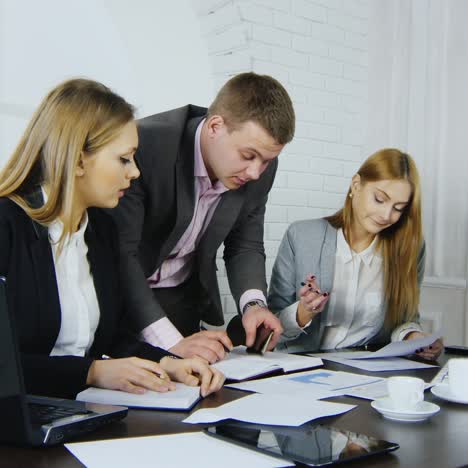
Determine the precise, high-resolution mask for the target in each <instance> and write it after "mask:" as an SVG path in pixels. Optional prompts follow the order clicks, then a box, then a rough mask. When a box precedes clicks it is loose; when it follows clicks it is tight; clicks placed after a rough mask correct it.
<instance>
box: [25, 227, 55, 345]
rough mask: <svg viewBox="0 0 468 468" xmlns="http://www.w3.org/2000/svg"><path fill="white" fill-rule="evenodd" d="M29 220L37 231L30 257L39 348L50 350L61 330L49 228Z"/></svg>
mask: <svg viewBox="0 0 468 468" xmlns="http://www.w3.org/2000/svg"><path fill="white" fill-rule="evenodd" d="M31 222H32V223H33V227H34V231H35V232H36V235H37V239H36V240H34V241H33V242H32V244H31V257H32V262H33V269H34V276H35V280H36V281H35V283H36V285H37V286H36V287H37V294H38V297H39V304H37V309H38V315H39V320H38V323H39V328H40V329H39V330H38V332H37V337H38V339H40V343H39V342H38V351H39V352H41V353H42V352H43V353H46V354H49V353H50V351H51V350H52V348H53V346H54V344H55V341H56V340H57V336H58V333H59V331H60V325H61V321H62V314H61V310H60V300H59V294H58V287H57V278H56V275H55V266H54V258H53V255H52V248H51V246H50V243H49V231H48V229H47V228H46V227H45V226H42V225H40V224H39V223H36V222H34V221H31Z"/></svg>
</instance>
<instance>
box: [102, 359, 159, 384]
mask: <svg viewBox="0 0 468 468" xmlns="http://www.w3.org/2000/svg"><path fill="white" fill-rule="evenodd" d="M101 359H104V360H106V359H112V358H111V357H110V356H109V355H107V354H103V355H102V356H101ZM154 373H155V374H156V375H157V376H158V377H159V378H160V379H161V380H166V376H165V375H163V374H158V373H157V372H154Z"/></svg>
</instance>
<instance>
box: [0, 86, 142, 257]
mask: <svg viewBox="0 0 468 468" xmlns="http://www.w3.org/2000/svg"><path fill="white" fill-rule="evenodd" d="M133 118H134V108H133V107H132V106H131V105H130V104H128V103H127V102H126V101H125V100H124V99H123V98H122V97H120V96H118V95H117V94H115V93H113V92H112V91H111V90H110V89H109V88H107V87H106V86H104V85H103V84H101V83H98V82H96V81H92V80H87V79H72V80H68V81H65V82H64V83H62V84H60V85H58V86H57V87H55V88H54V89H53V90H52V91H50V92H49V94H48V95H47V96H46V97H45V98H44V99H43V101H42V102H41V104H40V105H39V108H38V109H37V110H36V111H35V113H34V115H33V117H32V119H31V121H30V122H29V125H28V127H27V128H26V130H25V132H24V134H23V136H22V137H21V139H20V142H19V144H18V146H17V147H16V149H15V151H14V152H13V154H12V155H11V157H10V159H9V160H8V162H7V163H6V166H5V167H4V169H3V170H2V171H1V172H0V197H8V198H10V199H11V200H12V201H14V202H15V203H16V204H18V205H19V206H20V207H21V208H22V209H23V210H24V211H25V212H26V213H27V214H28V216H29V217H30V218H32V219H33V220H34V221H37V222H38V223H41V224H43V225H48V224H50V223H51V222H53V221H54V220H55V219H57V218H58V217H59V216H60V219H61V221H62V223H63V233H62V236H61V238H60V240H59V249H61V246H62V245H63V241H64V239H65V238H66V237H67V236H68V235H69V234H71V233H72V232H73V228H74V226H73V225H72V223H73V220H72V213H73V208H74V206H73V200H74V190H75V171H76V168H77V165H78V163H79V161H80V155H81V154H84V153H86V154H93V153H95V152H97V151H99V150H100V149H101V148H102V147H103V146H105V145H106V144H107V143H109V142H110V141H111V140H113V139H114V138H115V137H116V136H117V134H118V132H119V131H120V130H121V128H122V127H123V126H124V125H125V124H127V123H128V122H129V121H131V120H132V119H133ZM39 184H45V185H46V186H47V189H48V197H47V202H46V203H45V204H43V205H42V206H40V207H32V206H30V205H29V204H28V202H27V195H28V194H30V193H31V192H32V191H33V190H35V189H37V186H38V185H39Z"/></svg>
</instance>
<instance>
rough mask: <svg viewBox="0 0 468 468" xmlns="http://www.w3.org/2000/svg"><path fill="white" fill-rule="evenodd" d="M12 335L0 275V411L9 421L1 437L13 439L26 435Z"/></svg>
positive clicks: (1, 429)
mask: <svg viewBox="0 0 468 468" xmlns="http://www.w3.org/2000/svg"><path fill="white" fill-rule="evenodd" d="M15 336H16V335H15V332H14V324H13V321H12V320H11V318H10V315H9V313H8V307H7V298H6V285H5V278H3V277H1V276H0V414H1V415H2V419H3V421H4V422H7V421H8V423H7V424H5V423H3V424H0V439H1V440H2V441H8V440H10V441H12V442H15V441H18V440H25V439H27V438H28V436H29V426H28V424H27V423H26V418H27V417H28V416H27V412H26V399H25V392H24V384H23V375H22V373H21V367H20V366H21V363H20V362H18V359H19V358H18V356H19V353H18V352H17V349H16V340H15Z"/></svg>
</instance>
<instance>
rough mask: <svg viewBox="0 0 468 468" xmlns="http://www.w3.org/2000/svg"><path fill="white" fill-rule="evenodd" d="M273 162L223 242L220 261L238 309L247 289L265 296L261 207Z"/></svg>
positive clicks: (263, 208) (262, 213)
mask: <svg viewBox="0 0 468 468" xmlns="http://www.w3.org/2000/svg"><path fill="white" fill-rule="evenodd" d="M276 169H277V161H276V160H275V162H274V163H273V164H272V165H271V166H270V167H269V168H268V170H267V171H268V172H266V173H264V176H262V177H264V179H263V180H261V181H258V183H259V188H260V189H259V190H258V197H255V196H254V197H253V198H256V199H257V200H259V201H258V202H257V203H255V204H254V205H253V206H252V207H251V208H246V210H245V212H244V214H243V215H242V216H241V218H240V219H239V220H238V222H237V223H236V225H235V226H234V228H233V229H232V230H231V232H230V233H229V234H228V236H227V237H226V239H225V240H224V261H225V264H226V271H227V276H228V280H229V287H230V289H231V293H232V295H233V297H234V300H235V301H236V305H237V306H238V307H239V299H240V297H241V296H242V294H243V293H244V292H245V291H247V290H249V289H259V290H261V291H263V294H264V295H265V296H266V293H267V283H266V273H265V247H264V244H263V231H264V222H265V207H266V203H267V200H268V193H269V191H270V189H271V187H272V185H273V181H274V178H275V174H276Z"/></svg>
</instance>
